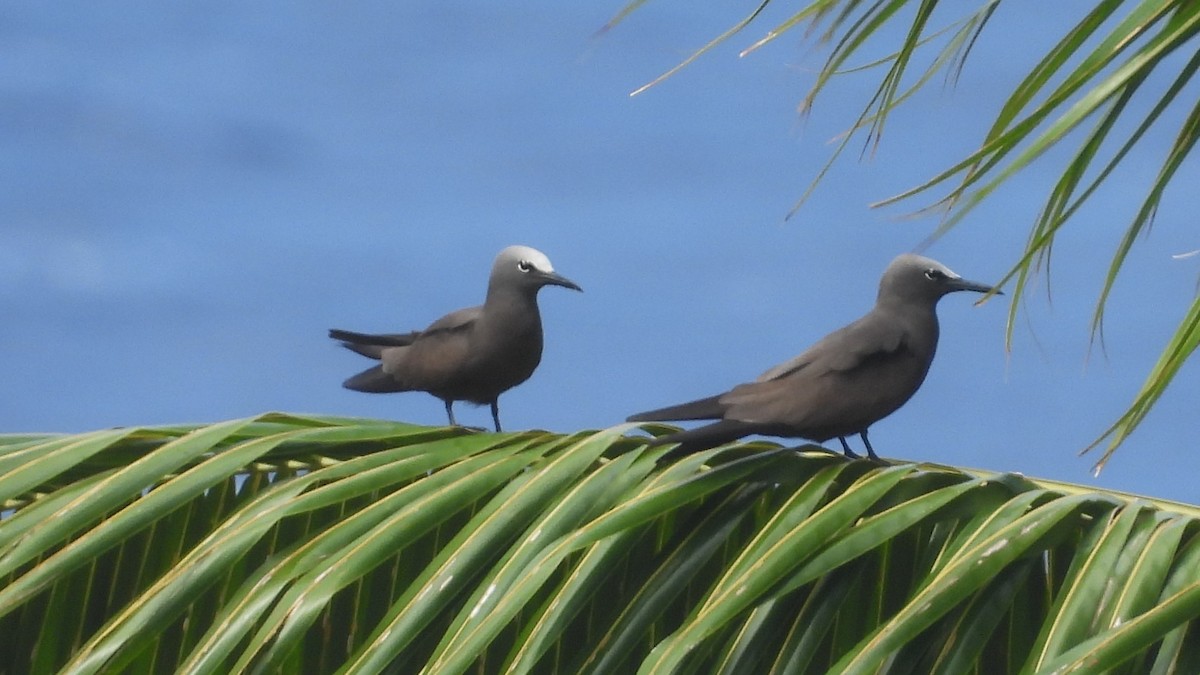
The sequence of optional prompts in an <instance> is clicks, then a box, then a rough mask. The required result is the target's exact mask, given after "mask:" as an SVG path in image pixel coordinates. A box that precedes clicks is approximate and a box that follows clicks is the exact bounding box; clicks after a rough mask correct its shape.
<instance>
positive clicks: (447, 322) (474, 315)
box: [417, 307, 483, 340]
mask: <svg viewBox="0 0 1200 675" xmlns="http://www.w3.org/2000/svg"><path fill="white" fill-rule="evenodd" d="M482 314H483V307H468V308H466V309H460V310H458V311H457V312H450V313H449V314H447V315H446V316H443V317H442V318H440V319H438V320H437V321H434V322H433V323H431V324H429V327H428V328H426V329H425V330H423V331H421V332H420V333H419V334H418V335H417V339H418V340H422V339H426V338H433V337H436V336H438V335H441V334H445V333H458V332H462V331H467V330H470V329H471V326H473V325H474V324H475V321H477V320H478V319H479V317H480V315H482Z"/></svg>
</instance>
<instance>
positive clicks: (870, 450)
mask: <svg viewBox="0 0 1200 675" xmlns="http://www.w3.org/2000/svg"><path fill="white" fill-rule="evenodd" d="M858 437H859V438H861V439H863V445H865V446H867V457H870V458H871V459H873V460H875V461H876V462H882V461H883V460H881V459H879V455H877V454H875V449H874V448H872V447H871V441H868V440H867V430H866V429H863V430H862V431H860V432H859V434H858Z"/></svg>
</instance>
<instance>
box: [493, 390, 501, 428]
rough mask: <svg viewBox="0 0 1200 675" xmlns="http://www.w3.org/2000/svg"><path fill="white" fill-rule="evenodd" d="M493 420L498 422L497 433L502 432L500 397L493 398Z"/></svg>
mask: <svg viewBox="0 0 1200 675" xmlns="http://www.w3.org/2000/svg"><path fill="white" fill-rule="evenodd" d="M492 421H493V422H495V423H496V433H500V399H498V398H497V399H493V400H492Z"/></svg>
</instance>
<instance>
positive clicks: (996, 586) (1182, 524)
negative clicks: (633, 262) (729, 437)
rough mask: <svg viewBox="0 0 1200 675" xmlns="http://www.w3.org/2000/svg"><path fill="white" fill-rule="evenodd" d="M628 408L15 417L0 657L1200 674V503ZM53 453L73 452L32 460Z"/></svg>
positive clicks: (14, 665)
mask: <svg viewBox="0 0 1200 675" xmlns="http://www.w3.org/2000/svg"><path fill="white" fill-rule="evenodd" d="M647 428H651V429H654V430H661V429H662V428H663V427H661V426H657V425H647ZM630 429H631V427H630V426H629V425H624V426H619V427H614V428H612V429H607V430H604V431H598V432H581V433H577V434H572V435H566V436H564V435H559V434H551V433H547V432H524V433H510V434H482V433H472V432H469V431H467V430H463V429H456V428H425V427H415V426H411V425H405V424H396V423H388V422H377V421H370V420H348V419H338V418H324V417H296V416H289V415H281V414H268V415H264V416H261V417H258V418H253V419H247V420H235V421H231V422H225V423H221V424H214V425H211V426H206V427H170V428H164V427H157V428H134V429H123V430H111V431H104V432H97V433H92V434H80V435H75V436H43V437H36V438H23V439H17V438H15V437H0V448H4V449H5V450H11V452H0V457H6V458H7V459H9V460H11V461H12V462H13V464H12V465H10V470H11V471H12V472H13V474H14V475H16V476H18V477H20V478H19V479H14V480H13V482H11V483H10V485H21V486H23V487H22V488H21V490H20V491H18V492H15V493H11V494H10V496H9V497H8V499H9V503H10V504H11V506H10V507H9V508H8V510H6V511H5V512H4V513H3V515H2V516H0V542H3V545H2V546H0V570H2V571H0V631H2V632H3V634H4V635H6V636H11V639H6V640H3V641H0V663H6V664H10V666H9V669H8V670H7V671H6V672H12V673H23V672H57V671H59V670H69V671H71V672H81V673H87V672H113V671H135V672H148V671H156V670H161V671H169V672H181V673H225V672H246V671H254V672H279V671H283V672H296V671H298V670H308V671H318V672H346V673H367V672H372V673H374V672H381V671H385V670H390V671H393V672H419V671H422V670H423V671H425V672H438V673H462V672H467V671H472V672H517V673H528V672H580V673H593V672H594V673H602V672H634V671H638V670H639V669H640V671H641V672H647V673H648V672H665V671H671V672H676V671H678V672H718V671H720V672H781V673H782V672H826V671H829V670H831V669H832V670H843V671H844V670H860V669H862V670H870V671H874V670H877V669H879V668H881V667H883V666H884V665H885V664H886V663H890V662H893V661H894V660H895V659H903V661H902V662H904V663H912V664H918V666H919V669H920V670H921V672H945V673H952V672H953V673H959V672H973V671H974V672H980V671H981V669H982V670H988V669H991V668H993V666H994V664H1002V665H1003V666H1004V669H1006V670H1012V671H1016V670H1021V669H1025V670H1029V671H1031V672H1032V671H1035V670H1037V671H1041V670H1044V669H1053V668H1060V667H1066V666H1069V665H1071V664H1084V663H1090V662H1091V661H1089V659H1091V660H1094V659H1095V658H1096V656H1095V655H1096V654H1103V655H1104V659H1105V661H1104V663H1105V664H1106V667H1115V666H1116V665H1118V664H1127V666H1126V667H1127V668H1129V672H1152V671H1153V670H1154V669H1155V668H1157V669H1158V670H1159V671H1160V672H1165V671H1163V668H1165V667H1167V665H1170V666H1171V667H1194V666H1196V665H1200V663H1197V661H1198V660H1200V657H1197V656H1196V654H1197V653H1200V652H1198V651H1197V645H1196V639H1197V636H1196V630H1195V622H1196V619H1197V617H1198V616H1200V582H1198V581H1197V580H1196V576H1195V573H1194V570H1195V568H1196V564H1197V560H1198V559H1200V526H1198V523H1200V521H1198V517H1200V509H1197V508H1195V507H1189V506H1185V505H1180V504H1172V503H1166V502H1163V503H1155V502H1152V501H1149V500H1145V499H1139V498H1134V497H1129V496H1126V495H1120V494H1116V493H1102V492H1093V491H1090V490H1087V489H1085V488H1081V487H1078V486H1070V485H1066V484H1059V483H1052V482H1046V481H1035V480H1029V479H1025V478H1022V477H1019V476H1013V475H996V474H989V473H985V472H978V471H962V470H956V469H951V468H947V467H938V466H923V465H918V464H908V463H902V464H896V465H893V466H879V465H875V464H872V463H869V462H865V461H855V462H849V461H846V460H845V459H844V458H842V457H841V456H840V455H835V454H832V453H829V452H827V451H825V450H823V449H820V448H817V447H815V446H806V447H804V448H800V449H798V450H791V449H787V450H785V449H779V448H778V447H777V446H773V445H771V444H764V443H749V444H741V445H734V446H729V447H726V448H720V449H714V450H710V451H706V452H703V453H698V454H696V455H692V456H689V457H685V458H683V459H681V460H680V461H678V462H676V463H674V464H671V465H669V466H665V467H659V466H657V464H656V462H657V460H658V459H659V458H660V457H661V456H662V454H663V453H664V449H659V448H654V449H648V448H647V447H646V446H645V444H644V441H643V440H639V439H638V438H634V437H630V436H627V435H626V434H627V433H628V432H629V431H630ZM65 448H73V449H74V452H73V453H72V452H67V451H65V450H64V449H65ZM18 457H19V460H18V459H15V458H18ZM43 460H46V462H47V463H46V465H45V466H53V467H54V470H53V471H50V470H47V469H44V468H43V469H40V470H39V471H37V472H34V467H39V466H43V465H42V461H43ZM34 476H36V477H37V480H36V481H35V480H33V477H34ZM984 664H986V665H984Z"/></svg>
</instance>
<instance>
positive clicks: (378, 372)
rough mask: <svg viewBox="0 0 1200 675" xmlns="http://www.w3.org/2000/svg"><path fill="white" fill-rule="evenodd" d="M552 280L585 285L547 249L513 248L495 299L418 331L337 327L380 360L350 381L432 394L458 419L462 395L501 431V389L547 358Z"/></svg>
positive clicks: (493, 284) (347, 343) (499, 268)
mask: <svg viewBox="0 0 1200 675" xmlns="http://www.w3.org/2000/svg"><path fill="white" fill-rule="evenodd" d="M545 286H562V287H564V288H570V289H573V290H576V291H582V290H583V289H581V288H580V287H579V286H578V285H577V284H576V283H575V282H573V281H571V280H570V279H568V278H566V277H564V276H562V275H560V274H558V273H557V272H555V271H554V266H553V265H551V264H550V259H549V258H547V257H546V254H544V253H542V252H541V251H538V250H537V249H534V248H530V247H528V246H509V247H508V248H506V249H504V250H503V251H500V254H499V255H497V256H496V261H495V262H494V263H493V264H492V273H491V277H490V278H489V279H488V290H487V298H486V299H485V300H484V302H483V304H482V305H480V306H478V307H470V308H467V309H460V310H458V311H456V312H451V313H450V314H447V315H446V316H444V317H442V318H440V319H438V320H437V321H434V322H433V323H432V324H430V326H429V327H428V328H426V329H425V330H421V331H413V332H410V333H389V334H377V335H371V334H366V333H355V332H352V331H347V330H340V329H336V328H335V329H333V330H330V331H329V337H331V338H334V339H335V340H340V341H341V342H342V345H343V346H344V347H346V348H347V349H350V350H351V351H354V352H357V353H359V354H362V355H363V356H367V357H370V358H372V359H376V360H378V361H379V365H377V366H374V367H372V368H368V369H367V370H364V371H363V372H361V373H359V374H357V375H355V376H354V377H351V378H350V379H348V380H346V381H345V382H344V383H343V385H342V386H344V387H346V388H347V389H353V390H355V391H363V392H369V393H387V392H402V391H424V392H428V393H430V394H433V395H434V396H436V397H438V398H440V399H441V400H442V402H443V403H444V404H445V405H446V415H447V417H449V419H450V424H452V425H453V424H456V422H455V420H454V408H453V406H454V402H455V401H467V402H469V403H474V404H476V405H483V404H487V405H490V406H491V409H492V421H493V422H494V423H495V426H496V431H500V406H499V398H500V394H502V393H504V392H506V391H508V390H509V389H511V388H513V387H515V386H517V385H518V384H521V383H522V382H524V381H525V380H527V379H529V376H530V375H532V374H533V371H534V370H535V369H536V368H537V366H538V364H539V363H540V362H541V360H542V316H541V313H540V312H539V311H538V304H537V294H538V291H539V290H541V289H542V288H543V287H545Z"/></svg>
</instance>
